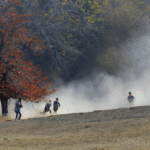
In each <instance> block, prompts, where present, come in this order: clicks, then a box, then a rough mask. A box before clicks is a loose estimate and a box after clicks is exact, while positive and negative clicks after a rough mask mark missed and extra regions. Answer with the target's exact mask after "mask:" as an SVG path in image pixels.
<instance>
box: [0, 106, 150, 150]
mask: <svg viewBox="0 0 150 150" xmlns="http://www.w3.org/2000/svg"><path fill="white" fill-rule="evenodd" d="M149 110H150V107H149V106H141V107H134V108H131V109H128V108H121V109H115V110H104V111H94V112H89V113H74V114H66V115H58V116H49V117H42V118H33V119H26V120H21V121H16V122H15V121H6V119H1V121H0V150H3V149H4V150H7V149H8V150H10V149H11V150H26V149H28V150H36V149H37V150H49V149H52V150H96V149H97V150H143V149H144V150H149V149H150V148H149V147H150V143H149V140H150V136H149V135H150V117H149V114H150V113H149Z"/></svg>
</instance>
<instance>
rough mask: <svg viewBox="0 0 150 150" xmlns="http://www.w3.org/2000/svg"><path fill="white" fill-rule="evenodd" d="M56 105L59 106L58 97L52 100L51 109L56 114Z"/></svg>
mask: <svg viewBox="0 0 150 150" xmlns="http://www.w3.org/2000/svg"><path fill="white" fill-rule="evenodd" d="M58 107H60V103H59V102H58V98H56V101H54V104H53V110H54V113H55V114H57V110H58Z"/></svg>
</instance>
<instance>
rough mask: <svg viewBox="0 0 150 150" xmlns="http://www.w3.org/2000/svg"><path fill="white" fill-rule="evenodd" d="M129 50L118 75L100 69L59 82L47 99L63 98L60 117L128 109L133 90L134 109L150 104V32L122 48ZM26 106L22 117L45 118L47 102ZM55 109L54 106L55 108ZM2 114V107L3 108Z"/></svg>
mask: <svg viewBox="0 0 150 150" xmlns="http://www.w3.org/2000/svg"><path fill="white" fill-rule="evenodd" d="M121 48H122V49H126V51H125V53H126V57H127V58H126V61H125V66H122V72H120V74H119V75H118V76H111V75H109V74H107V73H105V72H99V71H97V70H96V69H95V70H93V72H92V73H91V74H90V75H88V76H86V77H85V78H84V77H83V78H80V79H76V80H74V81H71V82H69V83H66V84H65V82H63V80H61V79H59V80H57V82H58V83H57V84H59V85H61V86H59V88H58V89H56V92H55V93H54V94H51V95H49V96H47V97H46V98H45V100H47V101H48V100H52V102H53V101H54V100H55V99H56V97H58V98H59V102H60V105H61V107H60V108H59V110H58V114H66V113H77V112H89V111H94V110H105V109H117V108H124V107H128V101H127V96H128V92H129V91H131V92H132V94H133V96H134V97H135V100H134V106H143V105H150V100H149V97H150V85H149V83H150V35H149V32H147V34H145V35H141V36H139V37H136V38H135V37H134V38H132V39H130V40H129V41H127V42H126V43H125V44H123V45H121ZM22 103H23V106H24V107H23V108H22V109H21V112H22V118H23V119H27V118H33V117H43V116H48V115H50V114H49V113H47V114H46V115H43V114H41V112H42V111H43V110H44V107H45V104H46V102H41V103H30V102H29V103H25V102H24V101H23V102H22ZM14 104H15V100H11V103H10V104H9V108H8V109H9V116H10V117H11V118H15V112H14ZM51 110H52V107H51ZM0 111H1V108H0Z"/></svg>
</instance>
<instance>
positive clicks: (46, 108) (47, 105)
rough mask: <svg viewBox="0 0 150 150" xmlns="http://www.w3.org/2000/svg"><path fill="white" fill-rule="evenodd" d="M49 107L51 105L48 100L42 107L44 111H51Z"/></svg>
mask: <svg viewBox="0 0 150 150" xmlns="http://www.w3.org/2000/svg"><path fill="white" fill-rule="evenodd" d="M50 107H51V100H49V102H48V103H47V104H46V105H45V109H44V111H45V113H46V112H48V111H49V112H50V113H51V110H50Z"/></svg>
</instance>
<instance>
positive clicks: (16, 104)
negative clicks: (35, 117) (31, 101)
mask: <svg viewBox="0 0 150 150" xmlns="http://www.w3.org/2000/svg"><path fill="white" fill-rule="evenodd" d="M22 107H23V106H22V104H21V98H19V99H18V101H17V102H16V103H15V113H16V118H15V121H16V120H17V118H18V114H19V118H18V120H20V118H21V116H22V114H21V112H20V108H22Z"/></svg>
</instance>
